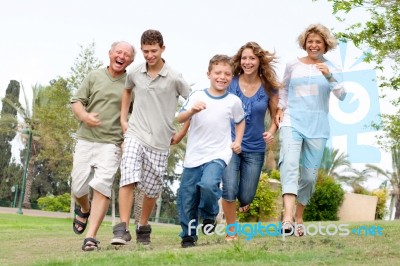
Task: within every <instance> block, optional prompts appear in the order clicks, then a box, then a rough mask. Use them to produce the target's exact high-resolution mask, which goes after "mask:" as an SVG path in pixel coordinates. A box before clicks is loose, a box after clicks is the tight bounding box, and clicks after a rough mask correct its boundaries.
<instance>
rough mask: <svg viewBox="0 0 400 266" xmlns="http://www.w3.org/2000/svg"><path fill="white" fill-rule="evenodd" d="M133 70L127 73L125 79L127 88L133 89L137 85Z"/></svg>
mask: <svg viewBox="0 0 400 266" xmlns="http://www.w3.org/2000/svg"><path fill="white" fill-rule="evenodd" d="M132 77H133V72H130V73H129V74H128V75H126V81H125V89H128V90H132V89H133V87H135V83H134V82H133V78H132Z"/></svg>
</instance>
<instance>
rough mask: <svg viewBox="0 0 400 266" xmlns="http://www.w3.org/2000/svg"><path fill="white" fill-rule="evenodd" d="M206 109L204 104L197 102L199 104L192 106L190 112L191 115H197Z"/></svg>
mask: <svg viewBox="0 0 400 266" xmlns="http://www.w3.org/2000/svg"><path fill="white" fill-rule="evenodd" d="M206 108H207V107H206V103H205V102H201V101H199V102H196V103H194V104H193V106H192V112H193V113H198V112H200V111H202V110H204V109H206Z"/></svg>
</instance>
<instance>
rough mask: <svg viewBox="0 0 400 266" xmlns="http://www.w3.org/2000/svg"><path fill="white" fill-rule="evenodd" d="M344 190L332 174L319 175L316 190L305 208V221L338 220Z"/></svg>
mask: <svg viewBox="0 0 400 266" xmlns="http://www.w3.org/2000/svg"><path fill="white" fill-rule="evenodd" d="M343 200H344V190H343V189H342V187H341V186H340V185H339V184H337V183H336V181H335V180H334V179H333V178H332V177H330V176H323V175H319V176H318V180H317V184H316V187H315V192H314V194H313V195H312V197H311V200H310V202H309V204H308V205H307V206H306V208H305V210H304V220H305V221H337V220H338V216H337V213H338V210H339V207H340V205H341V204H342V202H343Z"/></svg>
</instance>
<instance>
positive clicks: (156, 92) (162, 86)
mask: <svg viewBox="0 0 400 266" xmlns="http://www.w3.org/2000/svg"><path fill="white" fill-rule="evenodd" d="M125 85H126V86H125V89H133V92H134V95H135V99H134V105H133V111H132V115H131V116H130V118H129V122H128V125H129V126H128V130H127V132H126V134H125V136H126V137H134V138H135V139H137V140H138V141H139V142H140V143H141V144H142V145H144V146H146V147H148V148H151V149H154V150H158V151H166V150H168V149H169V146H170V142H171V138H172V136H173V134H174V132H175V129H174V127H173V121H174V119H175V113H176V111H177V104H178V99H179V96H182V97H183V98H187V97H188V95H189V91H190V86H189V85H188V84H187V82H186V81H185V80H184V79H183V77H182V75H181V74H180V73H178V72H176V71H175V70H173V69H172V68H171V67H170V66H169V65H168V64H167V63H164V66H163V68H162V69H161V71H160V73H159V74H158V75H157V77H155V78H154V79H153V78H151V77H150V76H149V75H148V74H147V68H146V63H143V64H141V65H139V66H137V67H135V68H134V69H132V70H131V71H130V73H129V74H128V76H127V78H126V84H125Z"/></svg>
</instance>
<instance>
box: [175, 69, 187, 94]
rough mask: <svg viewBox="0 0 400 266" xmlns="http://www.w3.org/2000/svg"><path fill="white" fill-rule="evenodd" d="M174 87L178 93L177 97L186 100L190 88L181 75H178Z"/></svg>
mask: <svg viewBox="0 0 400 266" xmlns="http://www.w3.org/2000/svg"><path fill="white" fill-rule="evenodd" d="M176 87H177V91H178V96H182V97H183V98H185V99H186V98H187V97H188V96H189V93H190V86H189V84H188V83H187V82H186V81H185V79H184V78H183V76H182V74H178V77H177V80H176Z"/></svg>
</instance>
